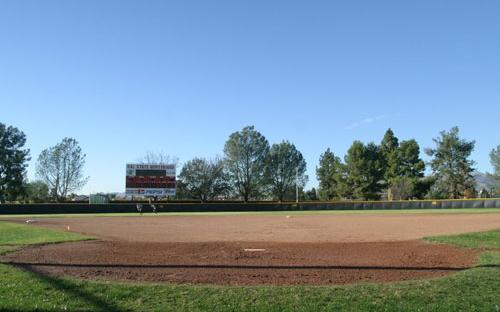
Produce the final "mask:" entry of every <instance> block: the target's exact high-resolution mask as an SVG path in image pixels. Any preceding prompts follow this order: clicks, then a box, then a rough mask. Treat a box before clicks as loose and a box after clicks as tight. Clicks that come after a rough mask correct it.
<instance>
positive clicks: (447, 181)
mask: <svg viewBox="0 0 500 312" xmlns="http://www.w3.org/2000/svg"><path fill="white" fill-rule="evenodd" d="M433 141H434V142H435V143H436V147H435V148H428V149H426V153H427V155H429V156H432V157H433V159H432V160H431V161H430V166H431V169H432V172H433V175H434V176H435V177H436V182H435V184H434V185H433V189H432V190H431V192H432V194H434V196H436V197H449V198H460V197H463V196H464V195H465V194H466V191H467V190H471V189H473V188H474V177H473V175H472V173H473V172H474V168H473V166H474V161H472V160H470V159H469V158H470V155H471V153H472V151H473V150H474V146H475V141H467V140H465V139H461V138H460V137H459V129H458V127H453V128H452V129H451V130H450V131H449V132H446V131H442V132H441V133H440V137H437V138H435V139H433Z"/></svg>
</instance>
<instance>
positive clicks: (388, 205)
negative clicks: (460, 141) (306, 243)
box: [0, 198, 500, 215]
mask: <svg viewBox="0 0 500 312" xmlns="http://www.w3.org/2000/svg"><path fill="white" fill-rule="evenodd" d="M136 205H137V203H136V202H112V203H106V204H88V203H81V202H80V203H74V202H70V203H48V204H0V215H2V214H70V213H126V212H137V208H136ZM142 205H143V211H145V212H147V211H151V210H152V209H151V206H150V205H148V204H147V203H144V202H143V203H142ZM155 205H156V208H157V211H158V212H230V211H234V212H239V211H293V210H306V211H307V210H383V209H393V210H397V209H448V208H455V209H456V208H500V198H488V199H460V200H458V199H454V200H410V201H330V202H320V201H312V202H299V203H295V202H281V203H279V202H263V201H261V202H247V203H244V202H239V201H218V202H206V203H200V202H192V201H191V202H181V201H169V202H157V203H155Z"/></svg>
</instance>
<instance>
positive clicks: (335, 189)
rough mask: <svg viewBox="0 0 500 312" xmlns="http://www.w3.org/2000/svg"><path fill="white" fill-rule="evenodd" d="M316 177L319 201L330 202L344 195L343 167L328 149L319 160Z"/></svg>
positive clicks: (344, 179) (345, 188)
mask: <svg viewBox="0 0 500 312" xmlns="http://www.w3.org/2000/svg"><path fill="white" fill-rule="evenodd" d="M316 177H317V179H318V181H319V198H320V199H321V200H332V199H336V198H342V197H344V196H345V195H346V190H347V187H346V175H345V166H344V165H343V164H342V161H341V160H340V158H339V157H337V156H335V155H334V153H333V152H332V151H331V150H330V149H329V148H328V149H327V150H326V151H325V152H324V153H323V154H321V156H320V158H319V167H317V168H316Z"/></svg>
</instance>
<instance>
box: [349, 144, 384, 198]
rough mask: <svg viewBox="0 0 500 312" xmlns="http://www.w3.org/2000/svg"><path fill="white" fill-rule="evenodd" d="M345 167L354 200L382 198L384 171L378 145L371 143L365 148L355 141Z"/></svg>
mask: <svg viewBox="0 0 500 312" xmlns="http://www.w3.org/2000/svg"><path fill="white" fill-rule="evenodd" d="M345 165H346V170H347V184H348V185H349V187H350V188H351V189H352V195H350V196H351V197H352V198H356V199H364V200H373V199H379V198H380V191H381V190H382V181H383V175H384V171H383V164H382V160H381V156H380V150H379V147H378V146H377V145H376V144H374V143H369V144H367V145H366V146H365V145H363V143H362V142H360V141H354V142H353V144H352V145H351V147H350V148H349V150H348V151H347V155H346V157H345Z"/></svg>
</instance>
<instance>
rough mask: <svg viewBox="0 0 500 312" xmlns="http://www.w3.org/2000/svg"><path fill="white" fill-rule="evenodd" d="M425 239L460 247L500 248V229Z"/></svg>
mask: <svg viewBox="0 0 500 312" xmlns="http://www.w3.org/2000/svg"><path fill="white" fill-rule="evenodd" d="M425 239H426V240H428V241H431V242H434V243H442V244H449V245H455V246H459V247H467V248H497V249H500V230H494V231H488V232H477V233H466V234H461V235H444V236H434V237H426V238H425ZM499 283H500V281H499Z"/></svg>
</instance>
